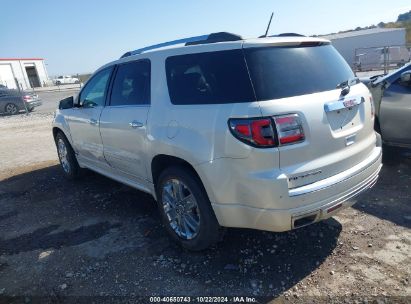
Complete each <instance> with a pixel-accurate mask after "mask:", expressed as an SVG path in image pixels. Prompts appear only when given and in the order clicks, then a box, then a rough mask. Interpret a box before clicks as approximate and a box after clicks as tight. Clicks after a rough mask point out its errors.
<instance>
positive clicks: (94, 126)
mask: <svg viewBox="0 0 411 304" xmlns="http://www.w3.org/2000/svg"><path fill="white" fill-rule="evenodd" d="M112 70H113V68H112V67H110V68H107V69H104V70H102V71H100V72H98V73H97V74H96V75H94V76H93V77H92V78H91V79H90V81H88V82H87V84H86V86H85V87H84V88H83V89H82V90H81V92H80V94H79V96H78V100H77V105H76V106H75V107H74V108H73V109H72V111H71V114H69V115H68V124H69V127H70V133H71V138H72V140H73V148H74V150H75V151H76V153H77V154H78V155H79V157H80V160H83V161H86V162H88V163H93V164H96V165H98V164H101V163H105V160H104V155H103V143H102V141H101V136H100V131H99V124H100V116H101V111H102V110H103V108H104V105H105V100H106V97H107V91H108V90H107V89H108V84H109V81H110V75H111V72H112Z"/></svg>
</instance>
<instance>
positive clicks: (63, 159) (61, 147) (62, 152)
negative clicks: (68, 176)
mask: <svg viewBox="0 0 411 304" xmlns="http://www.w3.org/2000/svg"><path fill="white" fill-rule="evenodd" d="M57 149H58V153H59V158H60V163H61V166H62V167H63V170H64V172H66V173H70V162H69V160H68V157H67V147H66V144H65V142H64V140H62V139H61V138H60V139H59V140H58V143H57Z"/></svg>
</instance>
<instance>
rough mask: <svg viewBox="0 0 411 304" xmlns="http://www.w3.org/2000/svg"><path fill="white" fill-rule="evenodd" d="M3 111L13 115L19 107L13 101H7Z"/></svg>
mask: <svg viewBox="0 0 411 304" xmlns="http://www.w3.org/2000/svg"><path fill="white" fill-rule="evenodd" d="M4 112H5V113H6V114H8V115H15V114H17V113H18V112H19V107H18V106H17V105H15V104H14V103H8V104H6V106H5V107H4Z"/></svg>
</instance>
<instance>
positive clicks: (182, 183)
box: [156, 167, 220, 251]
mask: <svg viewBox="0 0 411 304" xmlns="http://www.w3.org/2000/svg"><path fill="white" fill-rule="evenodd" d="M156 188H157V200H158V206H159V209H160V213H161V218H162V221H163V224H164V226H165V228H166V230H167V232H168V233H169V234H170V236H171V237H172V238H173V239H174V240H175V241H177V243H179V244H180V245H181V246H182V247H184V248H186V249H189V250H193V251H199V250H203V249H206V248H207V247H209V246H211V245H212V244H214V243H216V242H217V241H218V240H219V234H220V226H219V224H218V222H217V219H216V217H215V215H214V211H213V209H212V207H211V204H210V201H209V199H208V197H207V194H206V192H205V190H204V188H203V186H202V184H201V181H200V180H199V178H198V177H197V176H196V175H195V174H194V173H193V172H191V171H190V170H187V169H185V168H183V167H171V168H167V169H166V170H164V171H163V172H162V173H161V175H160V177H159V179H158V183H157V187H156Z"/></svg>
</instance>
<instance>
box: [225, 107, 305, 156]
mask: <svg viewBox="0 0 411 304" xmlns="http://www.w3.org/2000/svg"><path fill="white" fill-rule="evenodd" d="M228 125H229V128H230V131H231V133H232V134H233V135H234V137H236V138H237V139H239V140H240V141H242V142H244V143H246V144H248V145H251V146H254V147H257V148H271V147H278V146H281V145H287V144H293V143H297V142H301V141H303V140H304V138H305V136H304V131H303V128H302V125H301V121H300V118H299V116H298V115H297V114H290V115H281V116H274V117H266V118H249V119H230V120H229V121H228Z"/></svg>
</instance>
